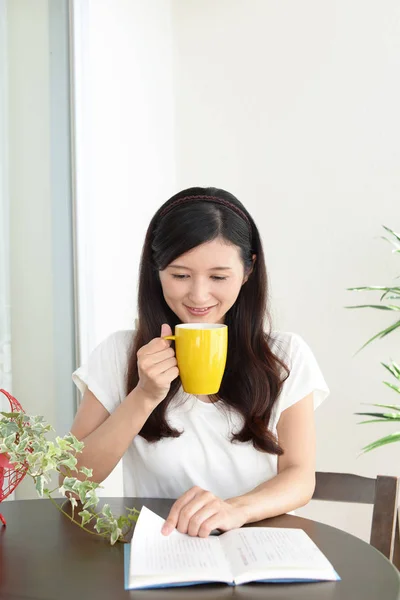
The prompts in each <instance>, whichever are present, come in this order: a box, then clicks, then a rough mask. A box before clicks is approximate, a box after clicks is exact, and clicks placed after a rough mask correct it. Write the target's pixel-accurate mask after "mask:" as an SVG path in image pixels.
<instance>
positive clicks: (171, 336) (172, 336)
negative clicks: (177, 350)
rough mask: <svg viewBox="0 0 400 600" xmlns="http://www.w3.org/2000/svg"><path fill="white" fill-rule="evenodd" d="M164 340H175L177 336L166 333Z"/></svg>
mask: <svg viewBox="0 0 400 600" xmlns="http://www.w3.org/2000/svg"><path fill="white" fill-rule="evenodd" d="M163 340H175V336H174V335H164V336H163Z"/></svg>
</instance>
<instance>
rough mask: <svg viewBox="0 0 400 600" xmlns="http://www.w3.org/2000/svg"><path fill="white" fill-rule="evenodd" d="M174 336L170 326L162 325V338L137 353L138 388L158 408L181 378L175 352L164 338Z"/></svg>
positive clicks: (155, 339) (152, 341) (154, 340)
mask: <svg viewBox="0 0 400 600" xmlns="http://www.w3.org/2000/svg"><path fill="white" fill-rule="evenodd" d="M168 335H172V331H171V327H170V326H169V325H165V324H164V325H162V327H161V337H159V338H154V339H153V340H151V342H149V343H148V344H146V345H145V346H142V348H140V350H139V351H138V353H137V359H138V371H139V383H138V387H139V388H140V389H141V390H142V391H143V392H144V393H145V395H146V396H147V397H148V398H149V399H150V400H152V401H153V402H154V403H155V405H156V406H157V405H158V404H160V402H162V401H163V400H164V398H166V396H167V394H168V392H169V388H170V387H171V383H172V381H173V380H174V379H176V378H177V377H178V376H179V369H178V367H177V361H176V357H175V351H174V349H173V348H171V342H170V341H169V340H164V339H163V337H164V336H168Z"/></svg>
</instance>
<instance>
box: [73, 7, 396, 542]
mask: <svg viewBox="0 0 400 600" xmlns="http://www.w3.org/2000/svg"><path fill="white" fill-rule="evenodd" d="M78 6H80V8H81V10H80V12H79V14H78V18H77V21H78V27H77V32H78V33H79V31H81V34H82V31H84V32H85V35H84V36H82V35H81V36H80V39H82V40H83V41H85V44H84V47H81V48H80V49H79V48H78V54H77V57H76V58H75V61H76V62H75V64H76V67H77V69H81V71H78V72H77V74H78V81H77V82H76V85H77V87H76V91H77V99H78V103H77V108H78V113H77V135H78V140H77V150H78V242H79V250H80V254H79V269H80V271H79V272H80V278H79V281H80V298H81V307H80V314H81V319H82V321H81V324H82V329H81V344H80V347H81V352H82V359H84V358H86V356H87V353H88V352H89V350H90V349H91V348H92V347H93V346H94V345H95V344H96V343H98V342H99V341H100V340H101V339H102V338H103V337H105V336H106V335H107V334H108V333H110V332H111V331H113V330H115V329H120V328H125V327H131V325H132V321H133V318H134V315H135V292H136V282H137V267H138V261H139V254H140V250H141V245H142V241H143V236H144V232H145V228H146V226H147V224H148V221H149V219H150V217H151V216H152V214H153V213H154V211H155V209H156V208H157V207H158V206H159V205H160V204H161V202H162V201H164V200H165V199H166V198H168V197H169V196H170V195H171V194H172V193H173V192H175V191H177V190H178V189H181V188H184V187H187V186H193V185H215V186H220V187H225V188H227V189H228V190H229V191H231V192H233V193H234V194H236V195H237V196H238V197H239V198H240V199H241V200H242V201H243V202H244V204H245V205H246V206H247V207H248V208H249V210H250V211H251V212H252V214H253V215H254V217H255V219H256V221H257V223H258V224H259V226H260V229H261V232H262V235H263V238H264V243H265V249H266V256H267V261H268V266H269V271H270V276H271V291H272V301H273V302H272V303H273V312H274V316H275V322H276V325H277V326H278V327H279V328H282V329H286V330H292V331H296V332H298V333H300V334H301V335H303V337H304V338H305V339H306V340H307V342H308V343H309V344H310V345H311V347H312V348H313V350H314V352H315V354H316V355H317V358H318V360H319V362H320V365H321V367H322V369H323V372H324V374H325V376H326V379H327V381H328V382H329V385H330V387H331V392H332V393H331V398H330V400H329V401H327V402H326V403H325V405H323V406H322V407H321V408H320V409H319V410H318V412H317V425H318V468H319V469H324V470H335V471H353V472H356V473H360V474H365V475H371V476H375V475H376V474H377V473H397V472H398V471H399V468H398V464H399V460H398V459H399V457H400V445H397V446H392V447H387V448H386V449H382V450H379V451H377V452H375V453H373V454H370V455H366V456H363V457H361V458H357V454H358V452H359V450H360V448H361V447H362V446H363V445H364V444H365V443H367V442H368V441H371V440H373V439H375V438H376V437H378V436H379V435H381V434H383V433H387V432H388V431H389V427H383V426H382V427H379V426H375V425H371V426H368V427H366V426H364V427H360V426H358V425H357V424H356V422H357V418H356V417H354V415H353V413H354V412H355V411H357V410H359V409H360V405H361V402H363V401H364V402H373V401H384V400H386V401H392V402H393V401H394V400H395V398H394V397H393V396H394V394H393V393H391V392H390V391H389V390H386V389H385V388H384V386H383V385H382V384H381V379H382V378H383V377H384V373H383V370H382V367H380V365H379V363H380V361H381V360H387V359H388V358H389V357H393V358H396V357H397V358H400V357H399V350H398V348H399V344H398V341H397V340H398V336H397V338H396V337H392V338H390V337H389V338H388V339H387V340H386V341H385V342H380V343H376V344H375V345H373V346H371V347H370V348H368V349H366V350H364V351H363V352H362V353H361V354H359V355H358V356H357V357H353V354H354V352H355V351H356V350H357V349H358V348H359V347H360V346H361V345H362V343H363V342H364V341H365V340H366V339H367V338H368V336H370V335H372V334H373V333H374V332H375V331H377V330H378V328H379V327H380V326H381V325H383V324H385V323H387V322H388V321H390V318H389V319H388V318H385V316H386V315H383V314H381V313H377V314H374V313H372V312H365V313H363V312H357V311H346V310H345V309H344V306H345V305H346V304H351V303H358V302H359V300H360V299H361V298H360V297H358V296H355V295H352V294H350V293H349V292H346V288H347V287H350V286H355V285H358V284H379V283H382V284H385V283H386V282H389V281H391V278H393V277H394V276H395V275H397V274H398V260H397V261H396V257H391V255H390V250H389V247H388V246H386V245H385V243H384V242H381V241H380V240H379V239H375V238H377V237H378V236H379V235H381V233H382V231H381V224H386V225H388V226H391V227H393V228H395V229H396V228H397V229H399V211H398V206H399V200H398V198H399V187H400V180H399V173H400V172H399V166H400V156H399V150H398V140H399V138H400V136H399V134H400V117H399V111H398V106H400V82H399V79H398V76H397V73H398V67H399V63H400V47H399V43H398V40H399V39H400V19H399V16H400V15H399V10H400V9H399V6H398V4H397V2H395V1H394V0H393V1H392V0H385V1H383V2H380V3H377V2H372V1H371V0H363V1H361V0H353V2H351V3H349V2H347V1H345V0H326V1H325V2H319V1H318V0H303V2H301V3H299V2H294V1H291V2H290V1H288V0H251V1H250V2H249V1H246V2H245V1H244V0H217V1H216V0H212V1H211V0H202V2H198V1H195V0H173V2H172V20H171V14H170V3H169V2H167V1H165V2H155V0H152V1H150V2H146V3H143V2H139V1H135V2H128V1H127V0H118V1H117V0H113V2H111V0H108V1H106V0H101V1H100V0H96V1H90V0H87V1H86V2H82V3H76V7H78ZM79 23H80V25H79ZM80 27H83V29H80ZM105 38H107V42H108V43H107V44H105V43H104V39H105ZM172 41H173V56H172V48H171V45H172ZM78 46H79V45H78ZM80 52H82V53H83V54H80ZM79 57H80V60H78V59H79ZM78 63H79V64H78ZM79 65H80V66H79ZM79 72H80V73H81V76H80V77H79ZM172 79H173V82H172ZM79 80H80V81H81V84H82V82H83V81H84V82H85V86H86V88H85V89H83V88H82V87H81V88H80V89H79V85H80V84H79ZM173 112H174V113H175V116H174V115H173ZM79 135H82V139H81V140H79ZM175 146H176V152H175ZM79 153H80V156H79ZM175 162H176V168H177V177H176V178H175ZM79 182H81V183H80V184H79ZM79 185H80V188H79ZM301 513H302V514H310V515H312V516H314V517H315V518H318V519H320V520H325V521H328V522H332V523H334V524H336V525H337V526H339V527H344V528H347V529H348V530H349V531H353V532H354V533H357V534H359V535H361V536H363V537H367V535H368V534H367V531H368V516H369V510H368V508H366V507H361V508H360V507H358V506H357V507H356V508H354V507H348V506H343V507H340V506H335V507H334V508H333V507H331V506H327V505H321V504H319V505H318V506H317V505H316V506H309V507H307V508H306V509H304V510H303V511H301Z"/></svg>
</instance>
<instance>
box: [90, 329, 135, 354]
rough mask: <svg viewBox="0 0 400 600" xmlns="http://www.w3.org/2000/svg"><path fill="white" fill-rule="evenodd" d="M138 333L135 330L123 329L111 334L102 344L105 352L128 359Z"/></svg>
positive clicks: (100, 346) (100, 345)
mask: <svg viewBox="0 0 400 600" xmlns="http://www.w3.org/2000/svg"><path fill="white" fill-rule="evenodd" d="M135 335H136V331H135V330H134V329H122V330H118V331H114V332H113V333H110V334H109V335H108V336H107V337H106V338H105V339H104V340H103V341H102V342H101V343H100V344H99V348H101V349H102V350H103V351H104V352H109V353H112V354H115V355H117V356H120V357H126V356H127V355H128V354H129V353H130V350H131V348H132V345H133V342H134V340H135Z"/></svg>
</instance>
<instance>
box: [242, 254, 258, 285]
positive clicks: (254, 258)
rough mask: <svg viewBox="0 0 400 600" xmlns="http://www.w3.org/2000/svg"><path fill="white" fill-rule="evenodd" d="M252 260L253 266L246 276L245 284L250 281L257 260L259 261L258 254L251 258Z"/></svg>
mask: <svg viewBox="0 0 400 600" xmlns="http://www.w3.org/2000/svg"><path fill="white" fill-rule="evenodd" d="M251 260H252V261H253V264H252V265H251V267H250V270H249V272H248V273H247V274H246V275H245V278H244V279H243V284H245V283H246V281H247V280H248V279H249V277H250V275H251V274H252V272H253V269H254V265H255V264H256V260H257V254H253V256H252V257H251ZM243 284H242V285H243Z"/></svg>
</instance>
